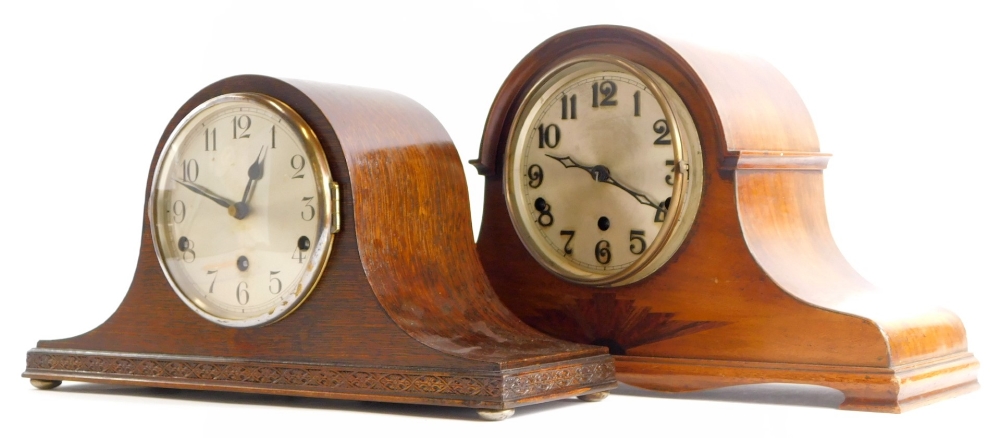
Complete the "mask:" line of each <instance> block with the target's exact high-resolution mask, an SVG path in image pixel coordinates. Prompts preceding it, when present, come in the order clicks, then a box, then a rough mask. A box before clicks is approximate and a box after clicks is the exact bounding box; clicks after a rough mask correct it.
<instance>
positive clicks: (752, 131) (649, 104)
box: [473, 26, 978, 412]
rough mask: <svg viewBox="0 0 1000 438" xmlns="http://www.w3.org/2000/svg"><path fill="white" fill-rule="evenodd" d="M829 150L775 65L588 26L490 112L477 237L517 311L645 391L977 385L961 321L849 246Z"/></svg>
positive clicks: (539, 51)
mask: <svg viewBox="0 0 1000 438" xmlns="http://www.w3.org/2000/svg"><path fill="white" fill-rule="evenodd" d="M828 159H829V156H828V155H827V154H823V153H821V152H820V151H819V146H818V139H817V136H816V133H815V131H814V129H813V125H812V122H811V120H810V117H809V114H808V112H807V111H806V108H805V106H804V105H803V103H802V101H801V99H800V98H799V96H798V95H797V94H796V92H795V90H794V89H793V88H792V87H791V85H790V84H789V83H788V82H787V81H786V80H785V79H784V78H783V77H782V76H781V74H780V73H778V72H777V71H776V70H775V69H774V68H773V67H772V66H770V65H769V64H767V63H766V62H763V61H761V60H758V59H755V58H751V57H745V56H734V55H727V54H722V53H716V52H712V51H708V50H704V49H701V48H698V47H694V46H690V45H687V44H675V43H670V44H667V43H665V42H664V41H662V40H660V39H658V38H655V37H653V36H650V35H648V34H646V33H643V32H640V31H637V30H634V29H629V28H623V27H611V26H600V27H589V28H580V29H575V30H571V31H568V32H564V33H562V34H559V35H556V36H554V37H552V38H550V39H549V40H547V41H545V42H544V43H542V44H541V45H539V46H538V47H537V48H535V50H534V51H532V52H531V53H529V54H528V55H527V56H526V57H525V58H524V59H523V60H522V61H521V63H520V64H518V65H517V67H515V68H514V70H513V72H512V73H511V74H510V76H509V77H508V78H507V80H506V82H504V84H503V86H502V87H501V89H500V91H499V93H498V95H497V97H496V100H495V101H494V104H493V107H492V109H491V110H490V114H489V118H488V119H487V122H486V127H485V132H484V134H483V141H482V146H481V149H480V156H479V159H477V160H474V161H473V164H474V165H475V166H476V167H477V168H478V170H479V172H480V173H481V174H482V175H483V176H485V177H486V189H485V190H486V192H485V206H484V212H483V224H482V227H481V233H480V237H479V243H478V251H479V254H480V257H481V260H482V262H483V265H484V266H485V268H486V271H487V274H488V275H489V277H490V280H491V282H492V284H493V286H494V287H495V288H496V290H497V291H498V293H499V294H500V296H501V299H502V300H503V302H504V303H505V304H506V305H507V306H509V307H510V308H511V309H512V310H513V311H514V313H516V314H517V315H518V316H519V317H521V318H522V319H523V320H524V321H526V322H528V323H529V324H530V325H532V326H534V327H535V328H537V329H539V330H541V331H543V332H545V333H548V334H550V335H553V336H556V337H559V338H562V339H567V340H571V341H575V342H581V343H588V344H594V345H603V346H607V347H609V348H610V350H611V352H612V354H614V355H616V367H617V372H618V378H619V380H621V381H623V382H626V383H629V384H633V385H636V386H640V387H645V388H651V389H658V390H665V391H691V390H699V389H707V388H713V387H721V386H728V385H738V384H749V383H763V382H787V383H807V384H815V385H823V386H828V387H832V388H835V389H838V390H840V391H842V392H843V393H844V394H845V401H844V403H843V404H842V405H841V407H842V408H845V409H859V410H871V411H885V412H899V411H902V410H905V409H907V408H911V407H914V406H918V405H920V404H923V403H928V402H930V401H933V400H936V399H940V398H943V397H949V396H953V395H956V394H959V393H962V392H965V391H969V390H972V389H975V388H976V387H977V386H978V384H977V380H976V370H977V369H978V362H977V361H976V359H975V358H974V357H973V356H972V354H970V353H969V352H968V351H967V350H966V338H965V329H964V327H963V325H962V323H961V321H960V320H959V318H958V317H956V316H955V315H954V314H952V313H950V312H948V311H945V310H942V309H938V308H934V307H927V308H924V307H918V306H915V305H909V304H908V303H899V302H895V301H890V300H888V299H885V298H884V296H883V295H881V294H880V293H879V292H878V291H877V290H876V289H875V288H874V287H873V286H872V285H871V284H870V283H868V282H866V281H865V280H864V279H862V278H861V277H860V276H859V275H858V274H857V273H856V272H855V271H854V270H853V269H852V268H851V267H850V266H849V265H848V263H847V262H846V261H845V259H844V257H843V256H842V255H841V253H840V252H839V250H838V249H837V247H836V246H835V244H834V241H833V238H832V236H831V233H830V230H829V228H828V225H827V220H826V211H825V206H824V201H823V180H822V175H823V174H822V170H823V169H824V168H825V167H826V163H827V160H828Z"/></svg>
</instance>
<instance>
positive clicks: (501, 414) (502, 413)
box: [476, 409, 514, 421]
mask: <svg viewBox="0 0 1000 438" xmlns="http://www.w3.org/2000/svg"><path fill="white" fill-rule="evenodd" d="M476 413H477V414H479V418H482V419H484V420H489V421H500V420H506V419H508V418H510V417H511V416H513V415H514V410H513V409H478V410H476Z"/></svg>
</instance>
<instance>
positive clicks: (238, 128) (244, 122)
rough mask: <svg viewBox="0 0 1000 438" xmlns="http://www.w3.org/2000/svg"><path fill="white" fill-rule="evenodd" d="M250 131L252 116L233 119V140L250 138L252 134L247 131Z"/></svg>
mask: <svg viewBox="0 0 1000 438" xmlns="http://www.w3.org/2000/svg"><path fill="white" fill-rule="evenodd" d="M249 130H250V116H248V115H246V114H244V115H242V116H234V117H233V139H234V140H235V139H239V138H250V134H248V133H247V131H249Z"/></svg>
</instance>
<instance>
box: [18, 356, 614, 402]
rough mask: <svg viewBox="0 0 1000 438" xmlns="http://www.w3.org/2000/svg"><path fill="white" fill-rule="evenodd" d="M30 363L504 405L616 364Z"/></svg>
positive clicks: (48, 359) (604, 377)
mask: <svg viewBox="0 0 1000 438" xmlns="http://www.w3.org/2000/svg"><path fill="white" fill-rule="evenodd" d="M27 362H28V363H27V370H26V373H42V374H44V373H53V374H58V373H74V374H81V375H92V376H93V377H111V378H115V377H126V378H128V377H133V378H146V379H151V380H154V381H170V380H181V379H183V380H186V381H192V380H193V381H205V382H215V383H231V384H233V383H234V384H246V385H250V386H281V387H291V388H297V389H307V390H317V391H326V392H341V393H390V394H393V395H401V396H422V397H426V396H435V395H437V396H446V397H447V396H452V397H454V396H460V397H463V398H466V397H468V398H476V399H480V398H485V399H496V398H499V397H501V395H502V397H503V399H504V400H516V399H520V398H524V397H537V396H542V395H545V394H547V393H551V392H558V391H565V390H572V389H573V388H586V387H593V386H599V385H606V384H611V383H613V382H614V381H615V370H614V364H613V363H612V362H611V361H610V360H608V361H604V362H594V363H584V364H569V365H566V366H562V367H557V368H554V369H546V370H541V371H525V372H517V371H516V370H515V373H514V374H511V375H504V376H500V375H496V376H490V375H461V374H458V375H456V374H452V373H447V372H440V373H435V372H426V371H420V372H415V371H411V370H376V369H367V368H352V367H328V366H317V365H309V364H291V363H260V362H247V361H241V360H228V359H218V358H202V357H185V356H166V355H135V354H121V353H106V352H81V351H69V352H67V351H60V350H45V349H34V350H31V351H29V352H28V359H27ZM68 380H72V379H71V378H68Z"/></svg>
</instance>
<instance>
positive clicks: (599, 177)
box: [545, 154, 666, 213]
mask: <svg viewBox="0 0 1000 438" xmlns="http://www.w3.org/2000/svg"><path fill="white" fill-rule="evenodd" d="M545 156H546V157H549V158H551V159H553V160H556V161H558V162H559V163H560V164H562V165H563V166H564V167H566V168H571V167H576V168H580V169H583V170H586V171H587V173H589V174H590V176H591V177H593V178H594V181H597V182H602V183H608V184H611V185H613V186H615V187H618V188H619V189H622V190H624V191H625V193H628V194H630V195H632V197H633V198H635V200H636V201H639V203H640V204H643V205H648V206H650V207H653V208H655V209H656V210H657V211H661V212H663V213H666V210H664V209H663V208H661V207H660V205H659V203H657V202H656V201H653V200H651V199H649V197H648V196H646V195H644V194H642V193H639V192H637V191H635V190H632V189H630V188H628V187H626V186H624V185H622V183H620V182H618V181H616V180H615V179H614V178H612V177H611V170H610V169H608V168H607V167H606V166H604V165H601V164H598V165H596V166H589V167H588V166H581V165H580V164H579V163H577V162H576V161H573V159H572V158H570V157H556V156H554V155H548V154H546V155H545Z"/></svg>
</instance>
